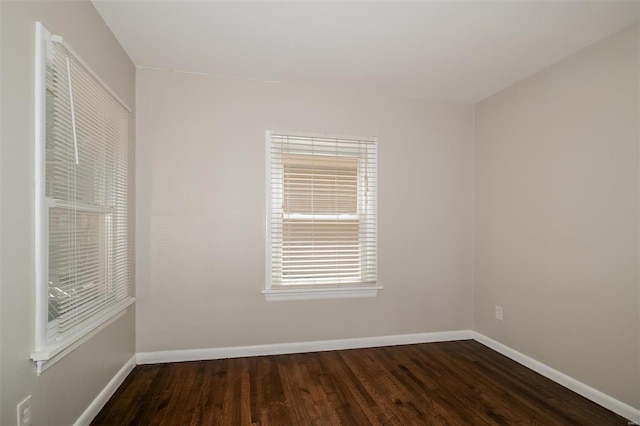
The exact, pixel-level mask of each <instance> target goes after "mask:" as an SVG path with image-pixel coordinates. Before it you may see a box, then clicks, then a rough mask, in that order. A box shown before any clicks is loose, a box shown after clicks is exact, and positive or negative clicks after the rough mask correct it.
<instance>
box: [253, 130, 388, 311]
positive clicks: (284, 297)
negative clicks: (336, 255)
mask: <svg viewBox="0 0 640 426" xmlns="http://www.w3.org/2000/svg"><path fill="white" fill-rule="evenodd" d="M272 133H273V134H277V135H290V136H306V137H311V138H335V139H366V138H361V137H356V138H354V137H353V136H343V135H334V134H322V133H308V132H290V131H276V130H267V131H266V132H265V170H266V183H265V185H266V191H265V194H266V203H265V208H266V210H265V214H264V217H265V220H266V226H265V229H266V235H265V288H264V289H263V290H262V294H264V297H265V300H266V301H267V302H275V301H291V300H318V299H351V298H368V297H376V296H377V295H378V290H382V289H383V288H384V287H383V286H381V285H358V284H354V285H348V284H345V285H344V286H335V287H328V286H327V287H306V286H305V287H303V288H301V287H300V286H291V287H290V288H283V287H282V286H278V288H272V281H271V278H272V276H271V273H272V272H271V268H272V263H271V254H272V253H271V217H270V215H271V207H272V206H271V190H272V188H271V134H272ZM371 140H374V141H377V139H376V138H371ZM377 168H378V166H377V164H376V173H377V175H378V176H379V172H378V171H377ZM375 191H376V193H377V192H378V185H377V181H376V187H375ZM379 282H380V280H379V277H378V283H379Z"/></svg>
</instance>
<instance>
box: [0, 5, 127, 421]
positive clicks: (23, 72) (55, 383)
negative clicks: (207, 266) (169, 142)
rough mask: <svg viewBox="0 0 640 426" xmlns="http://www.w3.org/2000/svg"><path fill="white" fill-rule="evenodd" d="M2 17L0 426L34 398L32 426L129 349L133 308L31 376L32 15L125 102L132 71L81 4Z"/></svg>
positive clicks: (65, 417) (88, 390)
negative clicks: (19, 405) (20, 404)
mask: <svg viewBox="0 0 640 426" xmlns="http://www.w3.org/2000/svg"><path fill="white" fill-rule="evenodd" d="M1 19H2V21H1V58H2V62H1V73H0V75H1V86H2V98H1V103H0V107H1V116H2V128H1V131H0V132H1V133H0V136H1V141H2V145H1V156H0V171H1V179H0V200H1V203H0V205H1V208H0V218H1V222H0V229H1V231H2V232H1V233H0V251H1V253H2V258H1V260H0V292H1V293H2V300H1V301H0V302H1V303H2V305H1V306H0V315H1V317H0V340H1V341H2V346H1V353H0V356H1V358H0V359H1V361H2V363H1V365H0V374H1V376H2V382H1V383H0V391H1V393H2V400H1V407H2V417H1V418H0V424H2V425H3V426H9V425H13V424H15V423H16V404H17V403H18V402H19V401H20V400H22V398H24V397H25V396H27V395H32V411H33V419H34V424H35V425H69V424H72V423H73V422H74V421H75V420H76V419H77V418H78V416H80V414H82V412H83V411H84V410H85V409H86V408H87V406H88V405H89V403H90V402H91V401H92V400H93V399H94V398H95V397H96V396H97V394H98V392H100V391H101V390H102V389H103V388H104V386H105V385H106V384H107V383H108V382H109V380H110V379H111V378H112V377H113V376H114V375H115V373H116V372H117V371H118V370H119V369H120V368H121V367H122V366H123V365H124V363H125V362H126V361H127V360H128V359H129V358H130V357H131V356H132V355H133V354H134V352H135V347H134V345H135V338H134V320H135V318H134V317H135V313H134V310H133V308H130V309H129V312H127V314H126V315H125V316H124V317H122V318H120V319H119V320H117V321H116V322H115V323H113V324H112V325H111V326H109V327H108V328H106V329H105V330H103V331H102V332H100V333H99V334H97V335H96V336H95V337H93V338H92V339H91V340H89V341H88V342H87V343H85V344H84V345H82V346H81V347H80V348H79V349H77V350H75V351H74V352H72V353H71V354H70V355H68V356H66V357H65V358H64V359H62V360H61V361H59V362H58V363H56V364H55V365H53V366H51V367H50V368H49V369H48V370H47V371H45V372H44V373H43V374H42V375H41V376H40V377H37V376H36V374H35V364H34V363H33V362H32V361H30V360H29V356H30V354H31V352H32V351H33V348H34V339H35V336H34V315H35V314H34V303H35V294H34V270H35V266H34V246H33V232H34V222H33V215H34V188H33V177H34V169H33V164H34V158H35V157H34V46H35V33H34V28H35V26H34V22H35V21H37V20H39V21H41V22H42V23H43V24H44V25H45V26H46V27H47V28H48V29H49V30H50V31H52V32H54V33H57V34H60V35H62V36H63V37H64V38H65V39H66V40H67V41H68V42H69V43H70V44H71V45H72V46H73V47H74V49H75V50H76V51H77V52H78V53H79V54H80V55H81V56H82V57H83V58H84V59H85V60H86V61H87V62H88V63H89V64H90V65H91V67H92V68H93V69H94V70H95V71H96V72H97V73H98V74H99V75H100V76H101V77H102V78H103V79H104V80H105V81H106V82H107V84H109V85H110V86H111V88H112V89H113V90H114V91H115V92H116V93H117V94H118V95H119V96H120V97H121V98H122V99H124V100H125V102H127V103H128V104H129V105H130V106H131V107H134V105H135V98H134V96H135V68H134V66H133V64H132V63H131V61H130V60H129V58H128V57H127V56H126V54H125V53H124V51H123V50H122V49H121V48H120V45H119V44H118V42H117V41H116V39H115V38H114V37H113V35H112V34H111V32H110V31H109V29H108V28H107V26H106V25H105V24H104V22H103V21H102V20H101V18H100V17H99V15H98V14H97V12H96V11H95V9H94V7H93V5H92V4H91V3H89V2H88V1H81V2H27V1H20V2H8V1H2V17H1ZM132 127H133V126H132ZM132 148H133V143H132ZM132 154H133V152H132ZM132 172H133V168H132Z"/></svg>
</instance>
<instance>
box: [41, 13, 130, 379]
mask: <svg viewBox="0 0 640 426" xmlns="http://www.w3.org/2000/svg"><path fill="white" fill-rule="evenodd" d="M37 32H38V34H37V37H38V40H39V43H38V49H37V59H36V63H37V69H36V75H37V77H36V97H37V99H36V104H37V111H36V115H37V117H36V121H37V131H36V133H37V135H36V209H37V210H36V251H37V253H36V261H37V265H36V266H37V272H36V280H37V284H36V285H37V291H36V293H37V297H38V300H37V304H36V309H37V318H36V352H35V353H34V354H33V355H32V358H33V359H34V360H35V361H37V362H38V371H41V370H42V369H43V366H44V365H45V364H46V363H47V362H48V361H50V360H52V359H53V358H55V357H57V356H58V355H60V356H62V355H63V352H64V351H65V350H70V349H72V348H71V346H72V345H73V344H78V343H79V342H80V340H81V339H82V338H83V337H85V336H88V334H89V333H91V332H92V331H94V330H96V329H97V328H98V327H100V326H102V325H104V324H105V323H106V322H107V321H109V320H110V319H112V318H114V317H115V316H117V315H118V314H120V313H122V312H123V310H124V308H125V307H126V306H128V305H129V304H130V303H131V301H132V299H131V298H130V295H129V281H130V279H129V246H128V224H127V185H128V177H127V150H128V134H129V111H128V108H127V107H126V106H125V105H124V104H123V103H122V102H121V101H120V100H119V99H118V98H117V97H116V96H115V95H114V94H113V93H112V92H111V91H110V90H109V89H108V88H107V87H106V86H105V84H104V83H103V82H102V81H101V80H100V79H99V78H98V77H97V76H96V75H95V74H94V73H93V72H92V71H91V70H90V69H89V68H88V67H87V66H86V65H85V64H84V62H83V61H82V60H81V59H80V58H79V57H78V56H77V55H76V54H75V53H74V52H73V50H72V49H71V48H70V47H69V46H68V45H67V44H66V43H65V42H64V41H63V40H62V38H61V37H59V36H55V35H51V34H50V33H48V32H47V31H46V30H45V29H44V28H43V27H42V26H40V25H38V29H37Z"/></svg>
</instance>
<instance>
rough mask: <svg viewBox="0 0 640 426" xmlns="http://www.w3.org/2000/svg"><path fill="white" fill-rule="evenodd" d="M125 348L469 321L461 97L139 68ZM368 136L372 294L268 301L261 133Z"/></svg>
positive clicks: (301, 337) (468, 153) (377, 332)
mask: <svg viewBox="0 0 640 426" xmlns="http://www.w3.org/2000/svg"><path fill="white" fill-rule="evenodd" d="M136 91H137V102H138V105H137V107H138V109H137V113H138V121H137V125H138V127H137V135H138V139H137V158H138V161H137V165H136V172H137V182H136V184H137V200H136V208H137V223H138V228H137V230H138V232H137V240H136V245H137V250H138V252H137V262H138V264H137V270H138V274H137V286H138V287H137V312H136V314H137V327H136V342H137V350H138V352H148V351H163V350H176V349H192V348H215V347H229V346H243V345H258V344H269V343H281V342H302V341H316V340H325V339H340V338H352V337H368V336H381V335H392V334H402V333H416V332H430V331H442V330H447V331H450V330H458V329H468V328H469V327H470V326H471V264H472V260H471V238H472V214H471V210H472V190H473V184H472V175H473V173H472V170H473V168H472V166H473V155H472V154H473V153H472V131H473V128H472V123H473V119H472V107H471V106H456V105H449V104H430V103H424V102H419V101H412V100H400V99H390V98H383V97H376V96H369V95H366V94H357V93H345V92H337V91H328V90H315V89H309V88H300V87H290V86H287V85H283V84H271V83H263V82H256V81H241V80H233V79H220V78H215V77H210V76H204V75H194V74H186V73H175V72H168V71H159V70H148V69H139V70H138V72H137V83H136ZM267 129H277V130H296V131H306V132H314V133H333V134H341V135H363V136H377V137H378V140H379V198H378V199H379V207H378V214H379V222H378V228H379V232H378V237H379V241H378V245H379V282H380V284H381V285H383V286H384V290H382V291H381V292H380V293H379V294H378V296H377V297H375V298H368V299H340V300H335V299H334V300H314V301H288V302H266V301H265V299H264V296H263V295H262V294H261V290H262V289H263V288H264V283H265V130H267Z"/></svg>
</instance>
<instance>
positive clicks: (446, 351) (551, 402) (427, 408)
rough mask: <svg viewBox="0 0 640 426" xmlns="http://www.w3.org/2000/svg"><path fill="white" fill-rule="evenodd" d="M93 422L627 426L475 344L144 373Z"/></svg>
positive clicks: (164, 367)
mask: <svg viewBox="0 0 640 426" xmlns="http://www.w3.org/2000/svg"><path fill="white" fill-rule="evenodd" d="M92 424H93V425H109V426H114V425H118V426H120V425H144V426H147V425H168V426H172V425H176V426H182V425H192V426H199V425H207V426H209V425H232V426H235V425H296V426H299V425H323V426H324V425H328V426H333V425H358V426H360V425H401V426H406V425H456V426H458V425H460V426H462V425H464V426H468V425H474V426H475V425H519V424H523V425H545V426H546V425H594V426H607V425H612V426H615V425H620V426H623V425H627V421H626V419H624V418H622V417H620V416H618V415H616V414H614V413H612V412H610V411H608V410H606V409H605V408H603V407H600V406H599V405H597V404H594V403H593V402H591V401H589V400H587V399H585V398H583V397H581V396H580V395H577V394H576V393H574V392H572V391H570V390H568V389H566V388H564V387H562V386H560V385H558V384H557V383H554V382H552V381H551V380H549V379H547V378H545V377H543V376H541V375H539V374H537V373H535V372H534V371H532V370H530V369H528V368H526V367H523V366H522V365H520V364H518V363H516V362H515V361H513V360H510V359H508V358H506V357H504V356H502V355H500V354H498V353H497V352H495V351H493V350H491V349H489V348H487V347H485V346H483V345H482V344H480V343H478V342H475V341H472V340H468V341H457V342H443V343H429V344H419V345H405V346H394V347H384V348H370V349H353V350H345V351H329V352H319V353H308V354H291V355H276V356H265V357H250V358H238V359H224V360H215V361H197V362H184V363H172V364H158V365H142V366H137V367H136V368H135V369H134V371H133V372H132V373H131V374H130V375H129V377H127V379H126V380H125V381H124V383H123V384H122V385H121V386H120V388H119V389H118V390H117V391H116V393H115V394H114V395H113V397H112V398H111V400H110V401H109V402H108V403H107V404H106V405H105V407H104V408H103V409H102V411H101V412H100V413H99V414H98V415H97V416H96V418H95V419H94V421H93V423H92Z"/></svg>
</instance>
